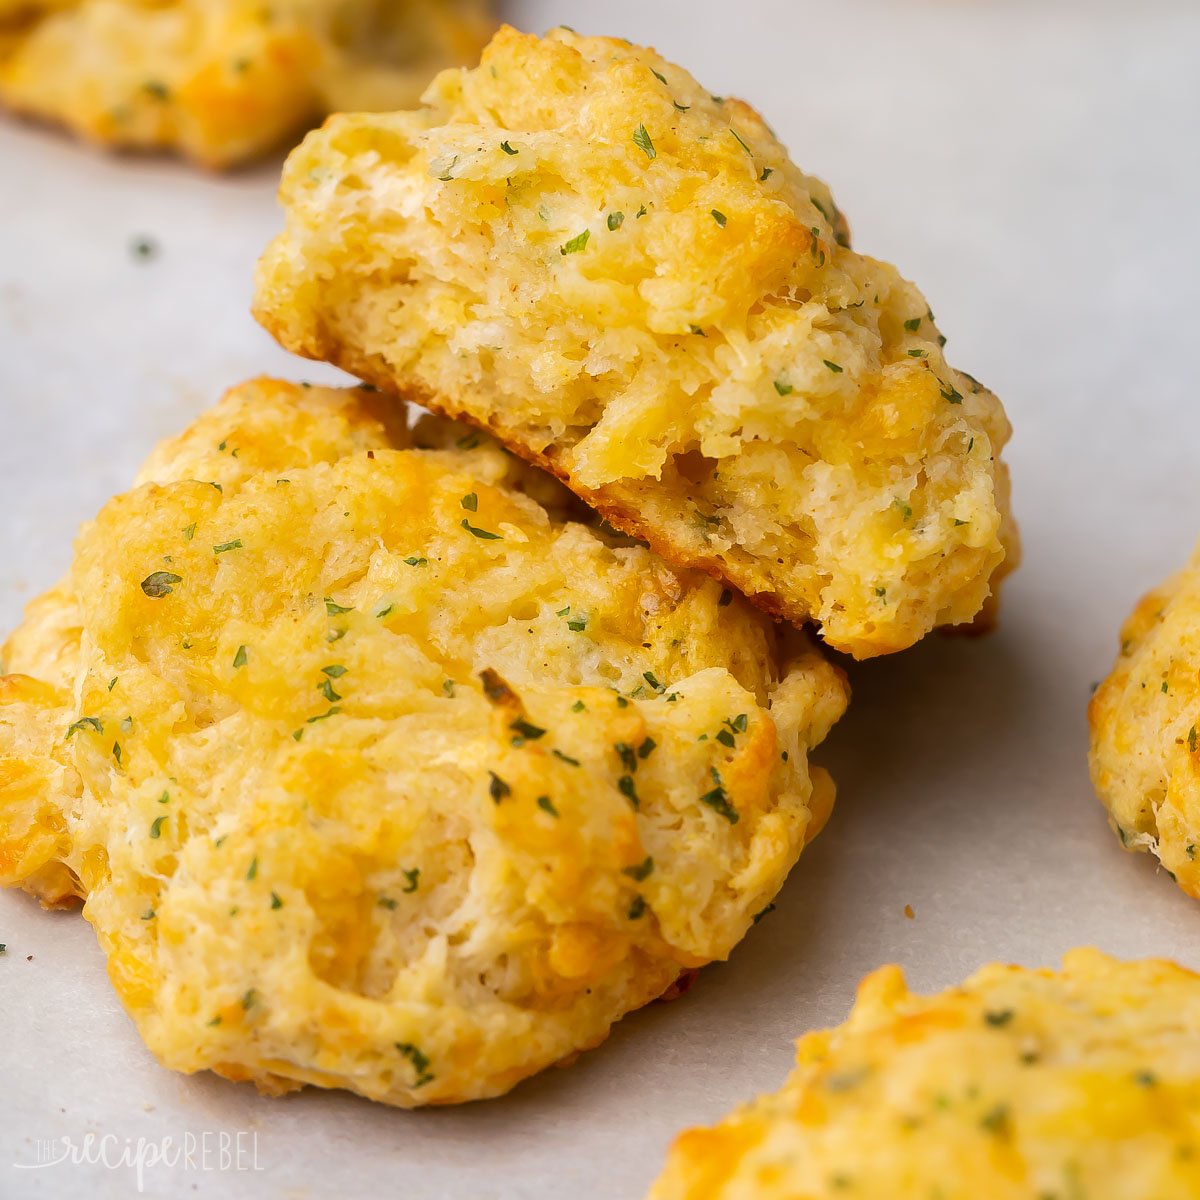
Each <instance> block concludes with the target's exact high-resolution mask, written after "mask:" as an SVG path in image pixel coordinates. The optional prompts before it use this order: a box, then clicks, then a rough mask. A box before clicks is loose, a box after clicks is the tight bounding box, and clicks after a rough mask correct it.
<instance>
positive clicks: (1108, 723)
mask: <svg viewBox="0 0 1200 1200" xmlns="http://www.w3.org/2000/svg"><path fill="white" fill-rule="evenodd" d="M1088 717H1089V721H1090V725H1091V771H1092V782H1093V783H1094V784H1095V787H1096V791H1097V792H1098V793H1099V796H1100V799H1101V800H1102V801H1103V803H1104V806H1105V808H1107V809H1108V813H1109V820H1110V822H1111V824H1112V826H1113V829H1114V830H1115V831H1116V833H1117V835H1118V836H1119V837H1120V839H1121V844H1122V845H1123V846H1125V847H1127V848H1128V849H1130V850H1142V851H1146V850H1148V851H1150V853H1152V854H1153V855H1155V857H1157V858H1158V860H1159V861H1160V862H1161V863H1162V865H1163V866H1164V867H1165V868H1166V869H1167V870H1168V871H1169V872H1171V874H1172V876H1173V877H1174V879H1175V881H1176V882H1177V883H1178V884H1179V886H1180V887H1181V888H1183V890H1184V891H1185V892H1187V893H1188V895H1189V896H1194V897H1196V898H1197V899H1200V861H1198V858H1200V856H1198V853H1197V846H1200V737H1198V733H1197V731H1198V730H1200V548H1197V550H1196V551H1195V552H1193V554H1192V558H1191V561H1190V562H1189V563H1188V564H1187V566H1186V567H1185V568H1184V569H1183V570H1182V571H1180V572H1178V573H1177V574H1176V575H1174V576H1173V577H1172V578H1170V579H1168V580H1167V581H1166V582H1165V583H1163V584H1162V585H1161V586H1159V587H1157V588H1155V589H1154V590H1153V591H1151V592H1150V593H1149V594H1147V595H1146V596H1145V597H1144V598H1143V599H1142V600H1141V601H1140V603H1139V604H1138V605H1137V607H1136V608H1135V609H1134V611H1133V613H1132V614H1131V615H1130V617H1129V619H1128V620H1127V621H1126V622H1125V626H1124V628H1123V629H1122V630H1121V650H1120V654H1119V655H1118V657H1117V661H1116V663H1115V664H1114V666H1113V669H1112V671H1111V673H1110V674H1109V676H1108V678H1107V679H1105V680H1104V682H1103V683H1101V684H1100V686H1099V687H1098V688H1097V689H1096V692H1095V694H1094V695H1093V697H1092V701H1091V704H1090V706H1089V709H1088Z"/></svg>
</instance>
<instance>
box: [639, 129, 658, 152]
mask: <svg viewBox="0 0 1200 1200" xmlns="http://www.w3.org/2000/svg"><path fill="white" fill-rule="evenodd" d="M633 144H634V145H635V146H636V147H637V148H638V149H639V150H640V151H642V153H643V154H645V156H646V157H647V158H657V157H658V151H657V150H655V148H654V143H653V142H652V141H651V140H650V135H649V134H648V133H647V132H646V126H645V125H639V126H638V127H637V128H636V129H635V130H634V131H633Z"/></svg>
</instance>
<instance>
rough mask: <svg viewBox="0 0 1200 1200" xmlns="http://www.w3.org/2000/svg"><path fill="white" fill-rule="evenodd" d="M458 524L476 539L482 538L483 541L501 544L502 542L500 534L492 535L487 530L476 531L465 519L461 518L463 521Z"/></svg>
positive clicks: (502, 538)
mask: <svg viewBox="0 0 1200 1200" xmlns="http://www.w3.org/2000/svg"><path fill="white" fill-rule="evenodd" d="M459 524H460V525H462V527H463V528H464V529H465V530H466V531H467V532H468V533H471V534H474V535H475V536H476V537H477V538H482V539H483V540H484V541H487V542H502V541H503V540H504V537H503V535H502V534H499V533H492V532H490V531H489V530H487V529H477V528H476V527H475V526H474V525H472V524H471V522H470V521H468V520H467V518H466V517H463V519H462V520H461V521H460V522H459Z"/></svg>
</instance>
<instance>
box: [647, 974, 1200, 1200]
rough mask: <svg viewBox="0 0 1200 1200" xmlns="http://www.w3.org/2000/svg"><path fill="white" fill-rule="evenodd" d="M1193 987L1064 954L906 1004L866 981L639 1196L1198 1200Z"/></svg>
mask: <svg viewBox="0 0 1200 1200" xmlns="http://www.w3.org/2000/svg"><path fill="white" fill-rule="evenodd" d="M1198 1028H1200V978H1198V977H1197V976H1196V975H1194V974H1192V972H1190V971H1185V970H1183V969H1182V968H1181V967H1177V966H1175V965H1174V964H1173V963H1169V962H1162V961H1156V960H1146V961H1142V962H1130V963H1121V962H1117V961H1115V960H1114V959H1111V958H1107V957H1106V956H1104V955H1103V954H1100V953H1099V952H1097V951H1095V950H1073V951H1071V953H1069V954H1068V955H1067V956H1066V958H1065V959H1064V961H1063V967H1062V970H1061V971H1058V972H1053V971H1027V970H1024V969H1022V968H1020V967H1007V966H1000V965H995V964H993V965H992V966H987V967H984V968H983V969H982V970H981V971H979V972H977V973H976V974H975V975H973V976H972V977H971V978H970V979H968V980H967V981H966V983H965V984H963V985H962V987H960V988H955V989H953V990H951V991H948V992H943V993H942V994H941V995H938V996H931V997H928V998H926V997H922V996H914V995H912V994H911V993H910V992H909V991H908V989H907V987H906V986H905V983H904V976H903V975H902V974H901V972H900V969H899V968H898V967H884V968H883V969H882V970H879V971H876V972H875V973H874V974H873V975H870V976H868V977H867V979H866V980H865V981H864V983H863V984H862V986H861V988H860V989H859V994H858V1001H857V1003H856V1004H855V1006H854V1010H853V1012H851V1014H850V1017H849V1019H848V1020H847V1021H846V1023H845V1024H844V1025H842V1026H840V1027H838V1028H836V1029H832V1030H826V1031H824V1032H821V1033H810V1034H808V1035H807V1036H805V1037H803V1038H801V1040H800V1042H799V1044H798V1046H797V1055H796V1058H797V1064H798V1065H797V1067H796V1069H795V1070H794V1071H793V1072H792V1074H791V1076H790V1077H789V1079H788V1080H787V1082H786V1083H785V1084H784V1085H783V1087H782V1088H781V1089H780V1090H779V1091H778V1092H776V1093H774V1094H773V1095H767V1096H762V1097H760V1098H759V1099H758V1100H756V1101H754V1102H753V1103H752V1104H749V1105H747V1106H746V1107H744V1108H741V1109H738V1110H737V1111H736V1112H734V1113H733V1114H731V1115H730V1116H729V1117H728V1118H726V1119H725V1120H724V1121H722V1122H721V1123H720V1124H719V1125H717V1126H716V1127H715V1128H712V1129H692V1130H689V1131H688V1132H686V1133H684V1134H683V1135H681V1136H680V1137H679V1138H678V1139H677V1140H676V1142H675V1145H674V1147H673V1149H672V1151H671V1155H670V1158H669V1160H668V1163H667V1167H666V1170H665V1171H664V1173H663V1175H662V1176H661V1177H660V1179H659V1180H658V1182H657V1183H656V1184H655V1186H654V1187H653V1188H652V1189H651V1191H650V1198H651V1200H799V1198H801V1197H802V1198H803V1200H933V1198H934V1197H936V1198H937V1200H1051V1198H1053V1200H1194V1197H1196V1196H1197V1195H1200V1039H1197V1037H1196V1030H1197V1029H1198Z"/></svg>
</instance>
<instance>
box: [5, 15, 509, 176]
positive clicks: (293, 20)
mask: <svg viewBox="0 0 1200 1200" xmlns="http://www.w3.org/2000/svg"><path fill="white" fill-rule="evenodd" d="M493 28H494V23H493V22H492V21H491V20H490V16H489V4H488V0H271V2H270V3H261V2H260V0H0V105H4V106H6V107H9V108H12V109H15V110H17V111H18V112H22V113H25V114H27V115H29V116H32V117H39V118H42V119H44V120H50V121H54V122H56V123H59V124H62V125H65V126H67V127H68V128H69V129H71V130H73V131H74V132H75V133H77V134H79V135H80V136H82V137H85V138H87V139H88V140H90V141H93V142H98V143H100V144H102V145H107V146H116V147H125V148H130V149H143V150H157V149H170V150H178V151H179V152H180V153H182V154H185V155H187V156H188V157H189V158H193V159H195V160H197V161H198V162H201V163H204V164H205V165H207V166H212V167H225V166H230V165H232V164H235V163H239V162H242V161H244V160H246V159H249V158H253V157H255V156H257V155H259V154H262V153H264V152H265V151H268V150H272V149H274V148H275V147H276V146H277V145H279V144H280V143H282V142H284V141H285V139H286V138H287V137H288V136H289V135H292V134H296V133H298V132H299V131H300V130H302V129H304V128H305V127H306V126H307V125H310V124H312V122H313V121H314V120H319V119H320V118H321V117H322V116H323V115H324V114H325V113H327V112H332V111H334V110H336V109H342V108H353V109H359V108H367V109H370V108H394V107H396V106H397V105H405V104H413V103H415V102H416V100H417V97H418V96H419V95H420V94H421V90H422V89H423V88H424V87H425V86H426V84H428V82H429V80H430V79H431V78H432V76H433V75H434V74H435V72H437V71H440V70H441V69H442V68H443V67H448V66H453V65H456V64H459V63H465V62H473V61H474V60H475V58H476V57H477V56H478V54H479V50H480V47H481V46H482V45H483V43H484V42H485V41H486V40H487V37H488V34H489V33H490V32H491V31H492V29H493Z"/></svg>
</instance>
